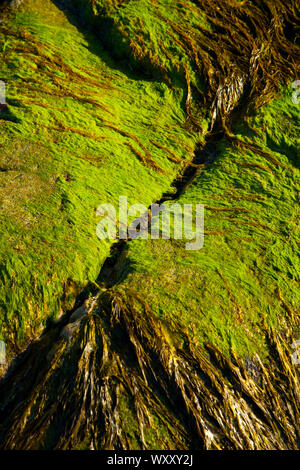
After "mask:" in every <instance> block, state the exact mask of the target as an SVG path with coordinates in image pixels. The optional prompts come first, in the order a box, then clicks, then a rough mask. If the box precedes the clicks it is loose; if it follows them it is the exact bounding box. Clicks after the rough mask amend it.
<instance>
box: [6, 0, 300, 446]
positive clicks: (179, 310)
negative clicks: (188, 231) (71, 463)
mask: <svg viewBox="0 0 300 470" xmlns="http://www.w3.org/2000/svg"><path fill="white" fill-rule="evenodd" d="M239 3H240V5H238V4H237V2H234V1H227V2H223V3H222V7H220V8H218V9H216V2H214V1H210V2H208V1H204V0H203V1H200V0H199V1H194V2H189V1H185V2H183V1H176V2H172V7H173V8H172V9H171V8H170V4H171V3H170V2H169V1H168V0H164V1H162V0H157V1H154V0H153V1H151V2H150V1H146V0H143V1H142V2H137V1H135V0H131V1H130V0H128V1H118V0H111V1H105V2H98V1H94V2H84V4H83V2H80V1H76V2H75V1H74V2H59V1H57V2H50V1H49V2H47V9H46V8H45V2H43V3H42V2H39V1H30V0H27V1H24V3H23V6H22V7H21V8H20V9H19V10H18V11H17V12H16V13H15V14H14V16H12V17H10V18H8V19H7V20H6V21H5V22H4V25H3V26H2V32H1V34H2V38H1V41H2V47H1V46H0V49H1V50H2V58H3V64H4V65H3V72H2V73H3V79H4V80H5V81H6V82H7V84H8V85H9V86H8V109H5V110H4V111H2V113H1V114H0V118H1V127H0V138H1V144H2V156H1V165H0V167H1V173H0V177H1V179H2V182H1V189H0V196H1V199H2V201H3V204H2V214H1V224H2V228H3V236H2V237H1V247H0V248H1V251H0V256H1V271H0V277H1V282H2V286H1V308H2V309H3V314H2V316H1V320H2V333H1V334H2V337H3V338H4V339H5V340H6V342H7V343H8V346H9V348H10V349H9V350H10V351H14V352H18V351H20V350H21V349H22V348H23V347H24V346H25V345H26V343H27V342H28V341H29V340H30V339H35V338H36V337H37V336H38V334H39V332H40V331H41V330H42V329H43V327H44V325H45V323H46V322H47V321H48V320H49V319H52V320H56V319H57V316H58V315H60V314H62V313H63V312H65V311H66V310H68V309H69V308H71V307H72V305H73V303H74V299H75V297H76V295H77V293H78V292H79V290H80V288H81V287H83V286H86V285H87V284H88V282H90V283H91V284H93V283H94V281H96V284H95V283H94V284H93V286H94V288H93V292H95V290H96V291H98V295H97V296H95V297H94V296H92V297H91V298H89V300H87V301H86V302H85V304H84V305H83V306H81V307H80V308H82V309H83V312H81V313H82V314H83V316H82V317H80V320H74V318H73V316H72V315H71V313H69V314H68V313H67V314H66V315H65V316H63V317H62V318H61V319H60V321H58V322H55V323H53V324H52V325H51V326H49V328H48V330H47V331H45V332H44V334H43V335H42V336H41V337H40V339H39V340H37V341H34V342H33V344H32V345H30V346H29V348H28V349H27V350H26V352H25V354H23V355H20V356H19V357H18V358H17V360H16V361H15V364H14V365H13V366H12V367H11V369H10V371H9V373H8V374H7V375H6V376H5V377H4V379H3V381H2V382H1V383H0V399H1V403H2V406H1V410H0V422H1V425H0V447H1V448H6V449H12V448H14V449H33V448H34V449H50V448H51V449H103V448H105V449H130V448H131V449H132V448H133V449H138V448H143V449H155V448H162V449H172V448H176V449H187V448H190V449H194V448H205V449H295V448H297V446H298V444H297V442H299V390H300V389H299V373H298V372H299V371H298V370H297V368H296V366H295V365H294V364H293V363H292V361H291V352H292V351H291V344H292V341H293V339H294V338H295V334H296V333H297V331H298V330H297V328H298V325H299V305H300V303H299V256H298V252H299V193H300V190H299V160H298V155H299V138H298V136H299V108H298V107H297V106H296V105H294V104H293V103H292V101H291V94H292V91H291V89H290V88H285V89H284V90H282V88H281V86H282V84H284V85H285V86H286V84H287V83H289V81H290V80H291V79H292V78H294V77H295V73H296V70H297V67H298V65H297V57H298V54H299V52H298V51H299V49H297V44H296V43H297V41H296V34H293V33H294V32H295V23H296V17H297V11H296V10H297V8H296V7H297V5H296V2H294V1H292V2H290V4H289V5H287V6H286V5H284V4H283V3H282V2H281V1H277V0H276V1H273V2H271V1H263V2H256V1H253V2H239ZM63 4H64V5H65V6H70V5H71V6H73V7H74V6H75V7H78V8H79V5H80V11H81V12H82V11H83V9H82V6H84V15H83V20H82V21H81V23H77V22H76V18H75V16H72V13H71V12H70V10H69V9H68V8H66V10H65V13H63V12H62V11H61V10H60V9H59V8H57V6H55V5H58V6H59V7H62V5H63ZM91 5H92V8H91ZM232 8H234V12H235V14H234V15H233V14H231V12H232ZM73 11H74V12H75V13H76V15H78V13H79V12H78V11H77V10H76V8H75V9H74V10H73ZM257 15H258V16H259V18H260V19H259V21H257V24H255V20H256V19H257ZM246 19H247V21H246ZM270 22H271V24H272V27H271V28H268V26H269V23H270ZM87 23H88V25H92V26H93V27H92V28H90V30H89V31H88V28H87ZM284 25H285V26H284ZM287 27H291V28H292V29H291V30H292V34H290V35H288V34H287V31H286V28H287ZM188 30H189V35H187V33H186V32H187V31H188ZM232 31H233V32H234V34H233V35H232V37H231V36H230V34H229V32H230V33H231V32H232ZM258 31H259V32H258ZM217 37H218V38H219V39H220V44H221V46H222V47H221V46H220V44H217V43H216V38H217ZM162 39H163V40H164V41H163V42H162ZM0 44H1V42H0ZM207 49H209V52H208V50H207ZM62 52H63V53H62ZM124 58H125V60H124ZM233 62H234V63H235V64H236V67H237V70H236V71H235V72H234V73H233V70H232V68H231V66H230V64H231V63H233ZM275 72H276V74H275ZM244 74H245V75H247V77H244ZM240 79H242V80H243V81H244V80H245V83H244V84H243V87H240V85H239V84H240ZM245 84H246V86H244V85H245ZM278 90H281V95H280V96H279V95H278V96H277V99H275V101H273V102H272V103H269V104H267V105H266V103H268V102H269V101H270V100H271V98H273V97H274V96H275V95H276V93H278ZM262 105H266V106H264V107H263V108H262V109H261V110H260V111H257V109H258V108H260V107H261V106H262ZM208 118H209V119H208ZM208 127H210V129H211V131H212V132H210V133H207V132H206V131H207V129H208ZM222 129H223V131H222V132H218V131H221V130H222ZM204 136H206V142H205V141H204ZM207 142H208V143H209V145H210V146H213V149H214V153H215V154H216V158H215V160H214V162H213V163H208V162H206V163H205V159H204V163H202V164H201V168H200V166H199V169H200V171H199V172H197V171H196V174H195V177H194V178H193V179H192V178H191V181H189V183H188V185H187V186H186V187H185V188H184V191H183V192H182V193H180V194H179V196H178V195H177V194H176V191H175V188H174V187H173V189H171V192H172V191H173V196H172V197H173V199H175V198H176V202H178V203H180V204H184V203H194V204H195V203H203V204H204V205H205V244H204V247H203V249H202V250H200V251H197V252H187V251H186V250H185V240H180V241H179V240H174V239H171V240H159V241H143V240H135V241H134V242H133V241H129V242H127V243H126V245H125V249H124V251H122V252H121V253H117V259H116V262H115V264H114V266H113V269H111V270H109V272H108V273H106V275H105V276H102V273H100V276H99V277H97V275H98V272H99V270H100V267H101V266H102V264H103V262H104V260H105V258H106V257H107V255H108V253H109V249H110V243H103V242H99V241H97V239H96V234H95V227H96V223H97V218H96V216H95V209H96V207H97V205H99V203H102V202H110V203H114V204H116V203H117V201H118V196H119V195H120V194H123V195H127V196H128V199H129V203H130V204H131V203H133V202H140V203H141V202H142V203H143V204H145V205H146V206H149V204H151V203H152V202H155V201H157V200H160V198H161V196H162V195H163V193H165V192H166V191H170V184H171V182H172V181H174V180H175V178H176V176H177V175H178V174H179V173H180V172H183V171H184V168H185V167H186V164H187V162H189V161H190V160H191V159H192V158H194V153H195V149H197V152H196V153H197V154H198V158H199V157H200V158H201V152H202V151H204V150H205V144H207ZM202 147H203V150H201V148H202ZM12 148H14V154H13V156H12V155H11V149H12ZM172 202H173V201H172ZM118 255H120V256H118ZM110 276H111V278H110V279H109V282H108V283H107V282H106V281H107V278H109V277H110ZM97 284H98V285H100V289H99V286H98V287H97ZM95 287H96V288H97V289H95ZM91 295H92V290H91V292H90V293H88V294H87V297H88V296H91ZM79 299H81V297H80V298H79ZM77 313H78V312H77ZM45 358H46V359H45ZM28 374H30V377H31V378H32V380H30V381H29V380H28Z"/></svg>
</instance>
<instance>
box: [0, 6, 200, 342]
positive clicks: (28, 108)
mask: <svg viewBox="0 0 300 470" xmlns="http://www.w3.org/2000/svg"><path fill="white" fill-rule="evenodd" d="M1 41H2V44H5V46H6V47H5V50H4V51H3V48H2V56H3V57H2V60H3V67H2V79H3V80H4V81H5V82H6V84H7V102H8V109H9V112H10V113H11V115H13V116H14V122H12V121H11V120H9V119H8V118H6V116H5V115H3V116H1V137H0V138H1V142H2V157H1V161H2V162H3V164H1V166H3V167H4V168H5V169H6V171H5V172H2V173H1V175H0V176H1V179H2V183H1V198H2V209H1V219H2V233H3V236H2V237H1V245H2V248H1V273H2V276H1V279H2V287H1V309H2V314H1V324H2V327H1V329H2V337H3V338H4V339H5V340H6V341H8V343H10V344H13V346H14V348H16V350H18V348H19V345H20V346H21V347H23V346H22V344H23V341H28V339H30V338H32V337H34V336H35V335H36V332H37V331H41V328H42V327H43V325H45V320H46V319H47V318H49V317H52V318H56V317H57V315H58V314H59V313H60V311H61V310H62V309H63V310H64V309H66V308H69V307H70V306H71V305H72V300H73V299H74V295H76V293H78V290H79V289H80V288H81V286H83V285H85V284H86V283H87V282H88V281H92V280H95V278H96V276H97V273H98V271H99V269H100V266H101V264H102V263H103V260H104V259H105V258H106V256H107V255H108V253H109V251H108V250H109V245H110V244H109V243H105V242H102V243H101V242H100V241H99V240H97V237H96V231H95V230H96V225H97V220H98V219H97V218H96V214H95V210H96V208H97V206H98V205H99V204H101V203H103V202H110V203H116V202H117V201H118V197H119V195H120V194H122V195H127V196H128V199H129V201H130V202H131V203H134V202H137V201H139V202H144V203H145V204H146V205H149V204H150V203H151V202H152V201H153V200H155V199H157V198H159V197H160V195H161V194H162V193H163V192H164V191H165V190H166V189H167V188H168V186H169V184H170V181H171V180H172V179H173V176H174V175H175V174H176V173H177V172H178V171H179V169H180V167H182V163H181V162H182V161H184V160H185V159H186V160H187V161H188V160H189V159H191V158H192V155H193V149H194V147H195V143H196V142H197V140H198V137H197V136H196V135H194V136H192V135H191V134H189V133H188V132H186V130H185V128H184V120H185V118H184V111H183V110H182V109H181V107H180V100H181V96H180V94H177V95H174V94H172V93H171V92H170V90H168V88H167V86H166V85H164V84H163V83H161V82H158V81H151V80H150V81H149V80H139V81H137V80H136V79H135V78H134V77H128V76H127V75H126V74H124V73H123V72H121V71H119V70H118V68H117V65H116V64H115V63H114V62H113V61H111V59H110V58H109V57H108V55H107V53H106V52H105V51H104V50H103V49H101V46H100V45H99V44H98V41H97V40H96V38H95V36H93V34H92V33H87V34H82V33H80V31H79V30H78V28H77V27H76V26H73V25H72V24H70V23H69V21H68V20H67V18H66V16H65V15H64V14H63V13H62V12H61V11H60V10H59V9H58V8H57V7H55V6H54V5H53V3H51V2H47V8H45V5H44V4H41V3H39V2H30V1H27V2H24V4H23V6H22V7H21V8H20V9H19V10H18V11H17V12H16V13H15V15H14V16H13V17H12V18H11V19H8V20H6V21H4V24H3V25H2V39H1ZM166 110H168V111H166ZM153 139H154V140H155V141H158V142H160V144H161V145H162V146H165V147H167V148H169V149H170V151H172V152H173V153H174V154H176V156H178V162H179V163H177V164H176V163H174V162H173V161H170V159H168V156H167V155H166V154H165V152H164V151H163V150H161V149H160V148H158V147H157V146H154V145H153V144H152V143H151V140H153ZM129 144H130V146H131V147H129V146H128V145H129ZM141 146H142V148H141ZM12 148H16V151H15V152H14V156H13V157H11V150H12ZM187 148H189V151H187ZM144 149H146V150H147V152H149V155H150V154H151V160H150V163H149V162H148V161H146V160H147V156H146V157H145V158H144V152H145V150H144ZM134 151H135V153H134ZM138 155H141V157H142V158H143V161H140V159H139V158H138ZM172 175H173V176H172Z"/></svg>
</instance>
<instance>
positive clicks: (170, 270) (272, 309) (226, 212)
mask: <svg viewBox="0 0 300 470" xmlns="http://www.w3.org/2000/svg"><path fill="white" fill-rule="evenodd" d="M274 115H276V120H275V119H272V125H269V124H268V123H269V120H270V117H271V116H274ZM299 116H300V114H299V107H297V106H296V105H293V104H292V102H291V94H290V89H289V90H287V91H285V92H284V93H283V96H282V97H281V98H278V99H276V100H275V101H273V102H272V103H271V104H269V105H267V106H266V107H265V108H263V110H261V111H260V112H258V113H257V114H256V115H255V116H253V118H251V119H250V118H249V119H248V122H247V124H246V123H245V124H244V125H243V126H242V125H240V126H239V127H238V128H237V131H236V132H237V133H236V137H235V138H234V139H233V140H229V141H226V140H224V141H223V142H221V143H219V144H218V147H217V149H216V152H217V158H216V160H215V161H214V163H213V164H212V165H210V166H208V168H207V170H206V171H204V172H203V173H202V175H201V178H198V179H196V180H195V181H194V182H193V183H192V185H191V186H190V187H189V188H188V189H186V191H185V192H184V193H183V194H182V195H181V196H180V197H179V198H178V199H177V200H176V203H179V204H181V206H182V207H183V205H184V204H194V207H195V205H196V204H204V208H205V209H204V211H205V229H204V247H203V248H202V249H201V250H199V251H198V250H197V251H186V249H185V244H186V240H174V239H172V238H171V240H141V239H139V240H135V241H132V242H129V243H128V248H127V250H126V257H125V259H124V260H123V263H124V265H125V266H126V270H125V272H126V274H125V275H124V269H122V263H120V266H118V269H119V270H120V272H121V273H122V276H121V277H120V282H119V284H120V285H119V286H117V287H115V288H114V289H115V290H116V291H118V290H121V291H122V292H124V295H125V297H126V290H127V289H128V291H129V292H131V298H132V291H135V292H136V293H137V296H138V298H144V299H146V302H147V304H148V305H149V308H151V310H152V311H153V312H155V314H156V315H157V316H158V317H159V318H162V319H165V320H166V321H173V320H174V321H176V322H178V323H179V324H180V325H181V326H182V327H184V328H187V330H188V331H189V334H190V335H192V336H193V338H194V340H195V341H198V342H199V344H200V345H203V344H205V343H206V342H209V343H212V344H215V345H218V347H219V348H220V349H222V350H223V351H224V352H226V353H227V354H229V352H230V350H231V349H233V350H234V351H236V352H237V353H238V354H239V355H241V356H243V357H245V356H250V357H252V356H253V355H254V354H255V353H257V352H259V353H260V354H261V355H262V356H263V357H267V356H268V344H267V343H266V340H265V335H264V330H265V328H266V325H267V326H268V327H273V328H275V329H276V330H277V331H280V330H282V331H283V330H284V329H285V328H286V327H287V325H289V326H290V325H294V328H296V325H297V322H299V312H300V296H299V281H300V277H299V274H300V269H299V268H300V266H299V229H300V227H299V199H298V195H299V191H300V173H299V168H298V165H297V163H298V161H297V160H296V159H295V156H296V155H298V152H299V138H298V136H299ZM250 128H251V134H253V132H254V130H257V134H255V137H253V136H252V135H251V138H249V137H248V136H249V129H250ZM262 128H263V129H264V131H263V132H262V130H261V129H262ZM248 142H252V147H251V146H250V149H249V148H248V149H247V146H246V144H247V143H248ZM283 142H285V146H284V145H283V144H282V143H283ZM254 143H255V144H254ZM244 144H245V147H244V148H243V151H241V150H240V149H241V147H243V145H244ZM173 202H174V201H171V202H170V204H172V203H173Z"/></svg>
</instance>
